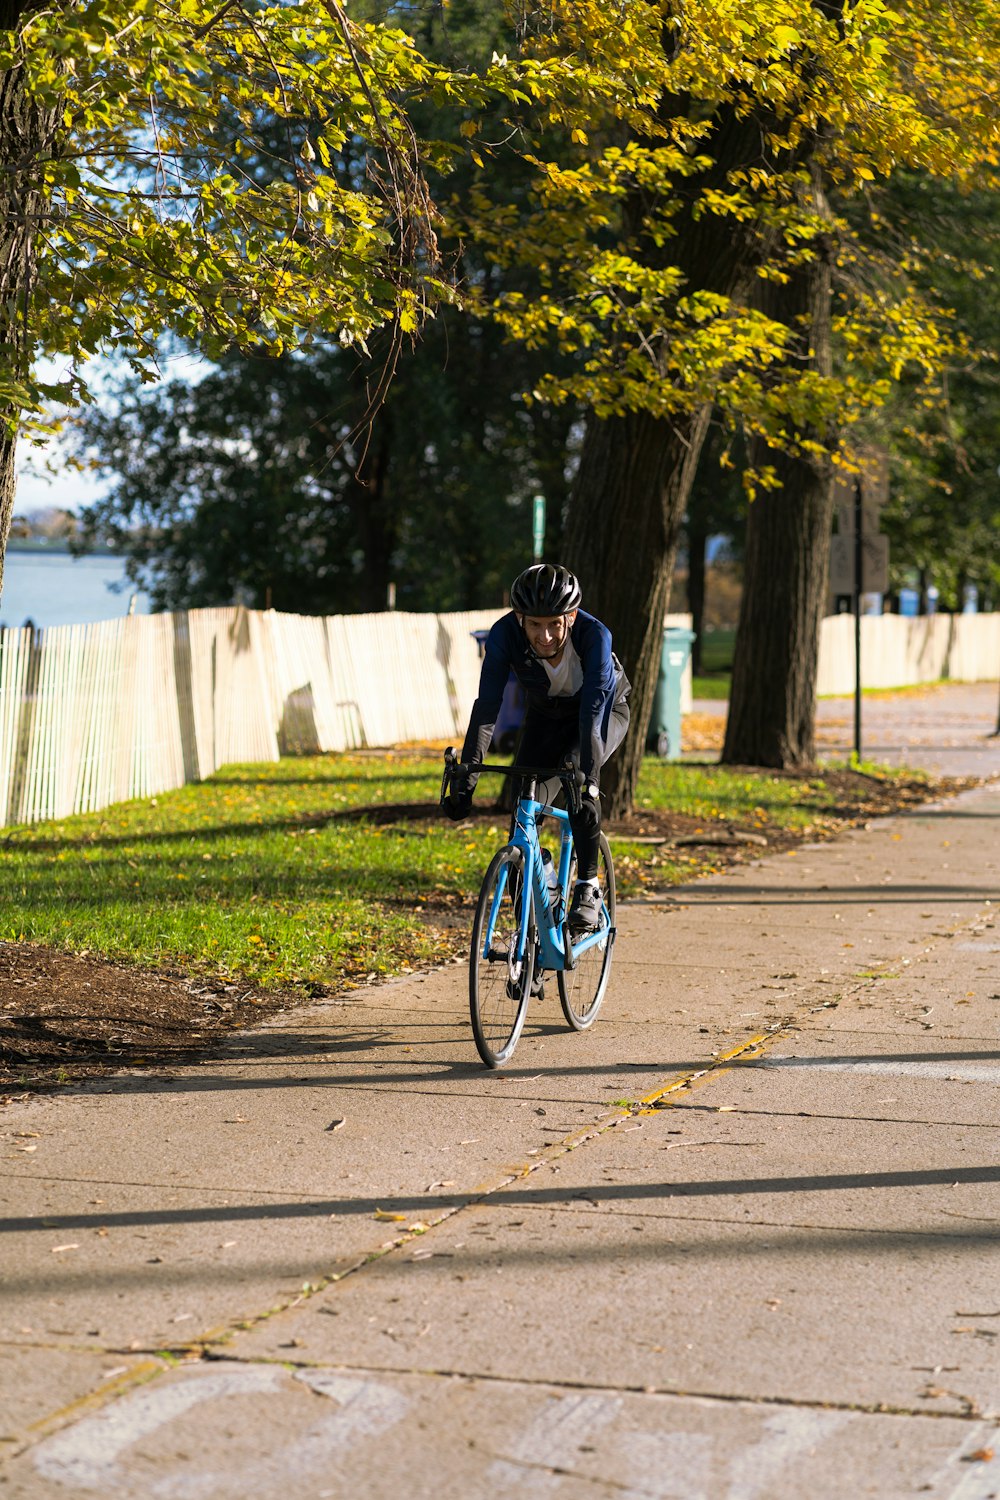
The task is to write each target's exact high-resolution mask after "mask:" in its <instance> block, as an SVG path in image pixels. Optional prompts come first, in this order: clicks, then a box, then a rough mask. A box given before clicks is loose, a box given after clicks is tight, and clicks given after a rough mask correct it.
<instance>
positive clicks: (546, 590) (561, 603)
mask: <svg viewBox="0 0 1000 1500" xmlns="http://www.w3.org/2000/svg"><path fill="white" fill-rule="evenodd" d="M581 598H582V591H581V589H580V584H579V582H578V581H577V578H576V575H575V574H573V573H571V572H570V571H569V569H568V568H560V567H557V566H556V565H555V564H554V563H535V564H534V565H533V566H532V567H530V568H525V570H524V572H523V573H519V574H518V576H517V577H516V578H515V579H514V582H513V583H512V584H511V586H510V607H511V609H512V610H513V611H514V613H515V614H518V615H534V616H537V617H538V618H540V619H546V618H548V617H549V616H550V615H568V614H569V612H570V610H572V609H576V608H577V606H578V605H579V603H580V599H581Z"/></svg>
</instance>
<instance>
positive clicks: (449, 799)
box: [441, 770, 478, 823]
mask: <svg viewBox="0 0 1000 1500" xmlns="http://www.w3.org/2000/svg"><path fill="white" fill-rule="evenodd" d="M477 780H478V777H476V776H474V775H473V774H472V773H471V772H470V771H463V770H457V771H453V772H452V776H451V781H450V784H449V787H448V795H447V796H446V797H443V798H442V799H441V806H442V807H443V808H444V810H445V812H446V813H447V814H448V817H449V818H451V820H452V822H453V823H457V822H459V821H460V819H462V818H467V817H468V816H469V813H470V812H471V811H472V794H473V792H474V791H475V789H476V781H477Z"/></svg>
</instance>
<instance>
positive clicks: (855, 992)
mask: <svg viewBox="0 0 1000 1500" xmlns="http://www.w3.org/2000/svg"><path fill="white" fill-rule="evenodd" d="M949 732H950V731H949ZM931 748H932V749H933V747H931ZM969 748H970V751H975V753H976V754H978V753H979V752H980V750H982V752H983V753H984V755H985V761H984V762H983V763H984V764H985V765H986V766H987V767H988V768H989V769H990V770H992V771H993V772H994V773H997V772H1000V746H998V745H997V744H996V742H985V741H984V742H983V743H982V745H979V744H978V743H977V744H975V745H972V744H971V743H970V746H969ZM998 827H1000V786H998V785H997V784H993V785H988V786H984V787H982V788H980V789H977V790H976V791H974V792H970V793H967V794H964V795H963V796H962V797H961V798H959V799H957V800H954V801H950V802H945V803H943V804H941V805H940V806H937V807H931V808H925V809H921V810H920V811H919V812H918V813H915V814H912V815H909V816H907V817H903V818H898V819H892V820H886V821H883V822H879V823H878V824H876V825H874V826H872V827H871V828H870V829H868V830H865V831H857V832H855V833H853V834H851V835H849V836H847V837H845V838H843V839H841V840H839V841H838V842H836V843H834V844H824V845H818V846H811V847H808V848H805V849H801V850H799V851H798V852H797V853H796V854H794V855H786V856H774V857H771V858H766V859H762V860H760V861H759V862H757V863H756V864H753V865H747V866H744V867H742V868H740V869H737V870H735V871H733V872H732V873H730V874H727V875H725V876H717V877H714V878H712V879H709V880H704V881H699V882H696V883H694V884H692V885H690V886H688V887H685V888H683V889H679V890H677V891H675V892H673V893H672V894H671V895H670V896H669V897H666V898H663V899H661V900H657V901H650V902H646V903H635V904H629V905H627V906H624V907H623V908H622V909H621V912H620V917H619V927H620V935H619V942H618V945H617V947H616V954H615V968H614V972H613V976H612V984H611V989H610V993H609V997H608V1000H607V1001H606V1004H605V1010H604V1012H603V1013H602V1018H601V1020H600V1021H599V1022H598V1024H597V1026H596V1027H595V1028H594V1030H593V1031H592V1032H590V1033H584V1034H582V1035H574V1034H571V1033H569V1032H567V1031H566V1029H565V1026H564V1024H563V1023H562V1019H561V1015H560V1013H559V1009H558V1003H557V1001H556V999H555V996H554V994H553V995H552V996H550V997H547V998H546V1000H545V1001H544V1002H543V1003H542V1004H541V1005H539V1006H538V1007H537V1008H536V1009H535V1010H534V1011H533V1012H532V1014H531V1016H530V1017H529V1022H528V1024H527V1026H526V1028H525V1033H524V1036H523V1039H522V1041H521V1044H520V1046H519V1049H518V1052H517V1055H516V1057H515V1059H514V1062H513V1064H512V1066H511V1067H510V1068H508V1069H506V1070H504V1071H503V1072H501V1073H487V1072H486V1071H485V1070H483V1069H482V1068H481V1067H480V1066H479V1065H478V1061H477V1060H476V1057H475V1052H474V1048H473V1046H472V1042H471V1038H470V1035H469V1027H468V1019H467V1006H466V976H465V972H464V970H463V969H462V968H460V967H453V968H449V969H447V970H444V971H442V972H439V973H437V974H434V975H430V976H425V977H422V978H410V979H408V980H406V981H405V982H401V983H397V984H394V985H390V986H386V987H385V988H384V989H381V990H374V991H369V992H368V993H367V994H366V995H364V996H362V997H361V998H359V999H353V998H352V999H351V1000H350V1001H347V1002H343V1003H335V1002H329V1003H326V1004H322V1005H317V1006H315V1007H312V1008H310V1009H308V1010H306V1009H302V1010H296V1011H294V1012H290V1013H288V1014H286V1015H284V1016H282V1017H279V1018H278V1019H277V1020H276V1021H274V1022H273V1023H272V1024H270V1025H268V1026H267V1027H265V1028H263V1029H262V1030H261V1031H260V1032H257V1033H253V1034H245V1035H243V1036H240V1037H238V1038H236V1039H234V1040H233V1042H232V1043H231V1044H230V1045H229V1046H227V1047H226V1048H225V1049H223V1050H221V1051H220V1052H219V1053H218V1054H216V1055H215V1056H212V1057H209V1058H206V1059H205V1060H204V1061H202V1062H201V1063H200V1064H199V1065H198V1066H197V1067H191V1068H186V1069H182V1070H177V1071H174V1072H171V1073H170V1074H169V1075H166V1074H162V1073H150V1074H149V1075H147V1076H144V1077H130V1078H122V1079H116V1080H112V1081H107V1080H106V1081H104V1082H102V1083H99V1084H96V1085H92V1086H87V1087H85V1088H81V1089H80V1090H79V1091H77V1092H75V1093H70V1092H67V1093H65V1094H62V1095H59V1096H56V1097H49V1098H40V1099H35V1100H31V1101H27V1102H22V1103H17V1104H15V1105H13V1106H12V1107H10V1108H9V1109H8V1110H6V1111H5V1113H4V1115H3V1117H2V1124H3V1146H4V1149H3V1162H2V1179H0V1181H2V1186H0V1198H2V1200H3V1207H2V1215H3V1229H4V1231H5V1233H4V1235H3V1237H2V1240H0V1276H2V1285H3V1289H4V1296H3V1304H2V1314H0V1317H2V1328H0V1340H2V1342H0V1387H2V1390H3V1392H4V1396H3V1405H4V1416H3V1423H2V1429H0V1436H2V1438H3V1446H4V1449H5V1450H6V1460H5V1462H4V1465H3V1469H2V1487H0V1495H4V1496H8V1497H15V1496H16V1497H36V1496H37V1497H66V1496H71V1495H88V1494H93V1493H95V1492H98V1491H104V1492H106V1493H108V1494H110V1495H112V1496H119V1495H122V1496H130V1497H131V1496H145V1495H155V1496H175V1495H176V1496H178V1497H179V1496H184V1497H192V1496H194V1497H199V1500H200V1497H220V1500H221V1497H226V1500H229V1497H237V1496H240V1497H242V1496H254V1497H257V1496H261V1497H271V1496H275V1497H277V1496H281V1497H284V1496H286V1494H287V1493H288V1491H289V1490H290V1489H293V1490H294V1492H295V1493H296V1495H298V1496H304V1497H310V1500H311V1497H320V1496H364V1497H379V1500H381V1497H386V1500H388V1497H389V1496H392V1497H394V1500H395V1497H398V1496H399V1494H400V1493H404V1494H406V1495H409V1496H428V1497H430V1496H435V1497H438V1496H441V1497H451V1496H454V1497H456V1500H457V1497H480V1496H481V1497H484V1500H485V1497H487V1496H490V1497H493V1496H498V1495H500V1496H506V1495H518V1496H520V1495H522V1494H529V1495H530V1494H536V1493H537V1494H545V1495H553V1496H559V1497H570V1500H576V1497H581V1500H582V1497H584V1496H586V1497H603V1496H608V1497H610V1496H616V1497H621V1496H623V1495H625V1496H632V1497H675V1496H676V1497H684V1500H690V1497H695V1496H705V1497H708V1500H716V1497H732V1500H750V1497H758V1500H800V1497H803V1496H809V1497H827V1496H829V1497H831V1500H832V1497H834V1496H836V1497H838V1500H841V1497H852V1496H855V1495H876V1496H879V1497H895V1496H910V1495H927V1496H932V1497H940V1500H945V1497H948V1500H985V1497H987V1496H989V1495H994V1494H1000V1361H998V1350H997V1341H998V1338H1000V1256H998V1251H1000V1227H998V1226H1000V1194H998V1182H1000V1157H998V1146H1000V1138H998V1137H1000V1126H998V1120H997V1103H998V1099H1000V1091H998V1086H1000V1022H998V1009H1000V963H998V954H1000V936H998V929H997V927H996V925H995V924H996V912H997V907H998V905H1000V878H998V877H1000V839H998ZM994 1450H995V1451H996V1455H997V1456H996V1457H992V1456H991V1455H992V1454H993V1452H994Z"/></svg>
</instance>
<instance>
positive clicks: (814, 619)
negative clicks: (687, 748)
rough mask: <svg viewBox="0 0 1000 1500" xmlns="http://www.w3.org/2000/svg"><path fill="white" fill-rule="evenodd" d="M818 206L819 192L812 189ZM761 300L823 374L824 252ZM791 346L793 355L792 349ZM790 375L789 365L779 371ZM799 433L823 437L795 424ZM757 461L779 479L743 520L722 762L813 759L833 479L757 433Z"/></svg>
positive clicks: (804, 364)
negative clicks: (741, 575) (740, 581)
mask: <svg viewBox="0 0 1000 1500" xmlns="http://www.w3.org/2000/svg"><path fill="white" fill-rule="evenodd" d="M816 199H817V205H818V206H819V207H820V208H822V196H821V194H820V193H819V192H818V190H816ZM760 301H761V304H762V306H763V309H764V311H765V312H766V313H767V314H768V315H769V316H770V317H772V318H775V319H779V320H780V321H781V322H783V323H785V324H787V325H788V326H789V327H791V328H793V329H794V328H796V327H798V328H801V329H802V330H803V332H802V333H801V335H800V336H799V338H798V339H796V340H795V341H794V342H793V345H792V349H793V359H794V360H795V363H794V366H793V368H794V369H795V370H800V369H801V370H807V369H813V370H816V371H818V372H819V373H820V374H824V375H826V374H829V372H830V369H831V367H832V352H831V279H830V265H829V261H828V259H827V257H826V255H825V253H824V254H821V255H820V256H819V257H818V258H817V259H815V260H812V261H810V262H809V263H807V264H806V265H804V266H802V267H801V268H799V269H798V270H793V271H792V272H791V273H790V276H789V280H788V281H787V282H786V283H785V284H784V285H780V286H779V285H778V284H777V283H775V282H768V283H766V289H765V290H763V291H762V294H761V298H760ZM796 353H797V355H798V358H795V354H796ZM782 373H783V375H784V376H786V377H787V376H788V374H789V369H788V368H787V367H786V368H785V369H784V370H783V372H782ZM797 436H798V437H800V438H811V439H816V438H819V439H820V441H823V442H826V441H828V440H829V434H828V433H826V432H817V431H816V430H814V429H800V430H799V431H798V434H797ZM751 461H752V463H753V464H754V466H755V467H761V466H763V465H764V464H770V465H772V466H773V467H774V469H775V470H776V472H777V476H778V479H779V482H780V487H779V488H778V489H776V490H768V491H765V492H764V493H763V494H761V495H760V496H758V498H757V499H756V500H754V502H753V504H752V505H751V506H750V514H749V517H748V519H747V534H746V559H745V563H744V581H743V597H742V600H741V603H740V618H739V626H738V628H737V633H736V647H735V652H734V655H733V678H732V689H731V694H730V704H729V718H728V721H727V724H726V737H725V743H724V745H723V750H722V762H723V764H724V765H749V766H776V767H799V766H810V765H812V764H813V762H814V761H815V758H816V740H815V717H816V668H817V663H818V659H819V630H820V621H821V619H822V617H823V608H824V604H825V602H826V597H827V575H828V569H829V560H830V532H831V527H832V521H833V480H832V471H831V466H830V463H829V460H828V459H826V458H825V457H814V456H811V455H810V456H809V457H804V456H795V455H790V454H784V453H780V452H777V451H775V450H774V449H772V448H769V447H767V446H766V445H764V444H763V443H760V442H756V443H755V444H754V445H753V446H752V448H751Z"/></svg>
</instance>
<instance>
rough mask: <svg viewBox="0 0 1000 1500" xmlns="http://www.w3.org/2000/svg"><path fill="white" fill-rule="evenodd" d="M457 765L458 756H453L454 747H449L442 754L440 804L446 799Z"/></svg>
mask: <svg viewBox="0 0 1000 1500" xmlns="http://www.w3.org/2000/svg"><path fill="white" fill-rule="evenodd" d="M457 765H458V756H457V755H456V754H455V747H454V745H449V746H448V748H447V750H446V751H445V752H444V772H443V774H442V776H441V797H440V801H441V803H442V804H443V803H444V799H445V798H446V797H447V795H448V792H449V791H450V789H451V778H452V776H453V775H454V773H455V767H456V766H457Z"/></svg>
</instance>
